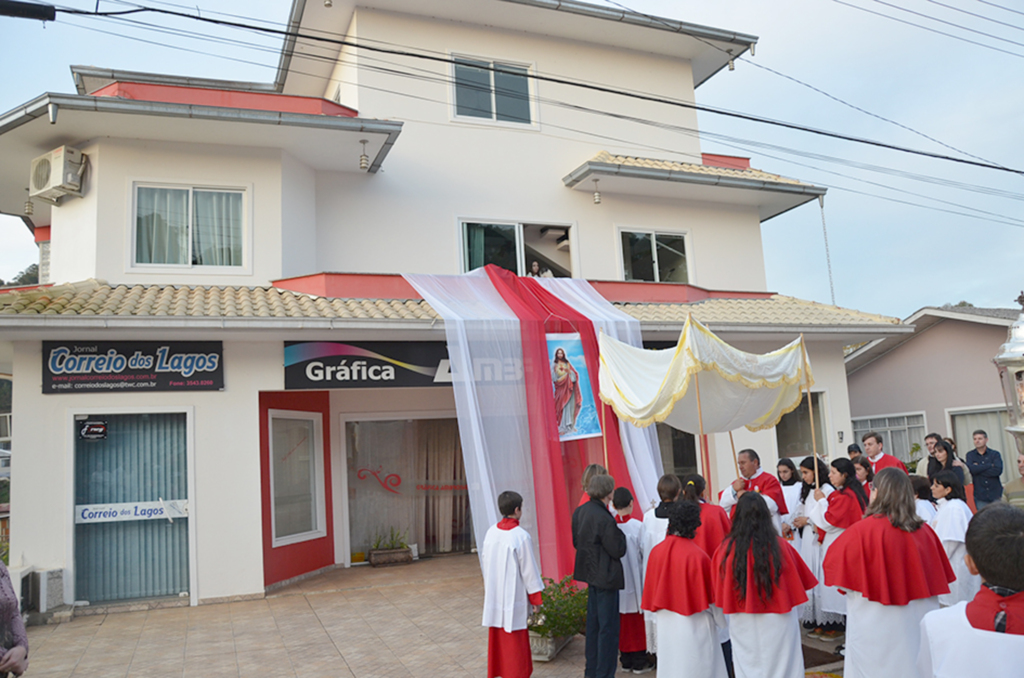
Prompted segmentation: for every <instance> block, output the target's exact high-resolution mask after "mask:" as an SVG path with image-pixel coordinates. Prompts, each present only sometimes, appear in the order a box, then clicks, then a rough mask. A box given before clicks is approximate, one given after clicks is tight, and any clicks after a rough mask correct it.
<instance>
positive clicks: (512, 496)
mask: <svg viewBox="0 0 1024 678" xmlns="http://www.w3.org/2000/svg"><path fill="white" fill-rule="evenodd" d="M498 510H499V511H501V515H502V516H504V517H503V518H502V520H501V522H499V523H498V524H497V525H494V526H492V527H491V528H490V529H489V530H487V534H486V535H485V536H484V544H483V550H482V551H481V553H480V561H481V566H482V569H483V575H484V617H483V625H484V626H487V627H489V628H488V639H487V677H488V678H498V677H499V676H500V677H501V678H529V676H530V675H531V674H532V673H533V659H532V656H531V653H530V638H529V635H528V632H527V630H526V622H527V619H528V618H529V615H530V608H531V606H537V605H540V604H541V591H542V590H543V588H544V585H543V583H542V582H541V578H540V569H539V568H538V567H537V562H536V560H534V557H533V540H532V539H531V538H530V533H529V532H527V531H526V530H524V529H523V528H522V527H520V526H519V519H520V518H522V515H523V498H522V496H520V495H519V494H518V493H517V492H512V491H505V492H502V493H501V494H500V495H498Z"/></svg>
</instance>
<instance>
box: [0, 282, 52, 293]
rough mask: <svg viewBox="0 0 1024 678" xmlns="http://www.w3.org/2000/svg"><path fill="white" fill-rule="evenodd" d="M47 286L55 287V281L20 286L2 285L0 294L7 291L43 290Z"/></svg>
mask: <svg viewBox="0 0 1024 678" xmlns="http://www.w3.org/2000/svg"><path fill="white" fill-rule="evenodd" d="M47 287H53V283H43V284H42V285H19V286H18V287H0V294H4V293H5V292H27V291H28V290H41V289H45V288H47Z"/></svg>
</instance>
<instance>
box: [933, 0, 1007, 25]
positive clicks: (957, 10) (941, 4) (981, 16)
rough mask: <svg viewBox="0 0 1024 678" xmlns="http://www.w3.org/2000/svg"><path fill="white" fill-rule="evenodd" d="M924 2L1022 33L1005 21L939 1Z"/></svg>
mask: <svg viewBox="0 0 1024 678" xmlns="http://www.w3.org/2000/svg"><path fill="white" fill-rule="evenodd" d="M925 2H930V3H931V4H933V5H938V6H939V7H945V8H946V9H951V10H953V11H954V12H960V13H961V14H966V15H968V16H973V17H976V18H978V19H982V20H984V21H990V22H992V23H994V24H999V25H1000V26H1006V27H1008V28H1013V29H1015V30H1018V31H1024V27H1021V26H1018V25H1017V24H1011V23H1009V22H1006V21H1000V20H999V19H993V18H992V17H988V16H985V15H984V14H978V13H977V12H972V11H970V10H967V9H963V8H960V7H957V6H955V5H947V4H946V3H944V2H939V0H925Z"/></svg>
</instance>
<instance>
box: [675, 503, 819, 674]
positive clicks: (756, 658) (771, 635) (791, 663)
mask: <svg viewBox="0 0 1024 678" xmlns="http://www.w3.org/2000/svg"><path fill="white" fill-rule="evenodd" d="M798 499H799V497H798ZM726 617H728V619H729V635H730V636H731V638H732V664H733V668H734V669H735V671H736V678H803V676H804V654H803V650H802V649H801V647H800V619H799V613H798V612H797V610H796V608H794V609H792V610H790V611H789V612H787V613H785V614H771V613H770V614H745V613H737V614H728V615H726ZM659 660H660V658H659ZM692 675H700V674H696V673H694V674H692Z"/></svg>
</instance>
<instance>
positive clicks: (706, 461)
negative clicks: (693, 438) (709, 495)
mask: <svg viewBox="0 0 1024 678" xmlns="http://www.w3.org/2000/svg"><path fill="white" fill-rule="evenodd" d="M693 383H694V385H695V386H696V387H697V426H698V427H699V428H700V460H701V462H702V464H701V465H702V466H704V467H705V468H704V469H703V470H704V472H705V476H708V477H705V480H706V481H707V482H708V485H710V484H711V478H710V474H709V473H708V469H707V466H708V465H710V462H711V459H710V458H708V456H707V439H705V438H704V413H703V412H702V411H701V408H700V372H699V371H698V372H694V373H693Z"/></svg>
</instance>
